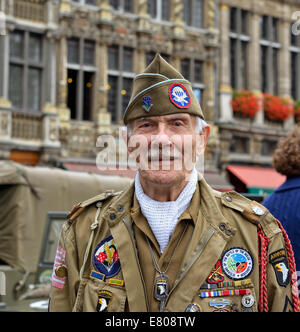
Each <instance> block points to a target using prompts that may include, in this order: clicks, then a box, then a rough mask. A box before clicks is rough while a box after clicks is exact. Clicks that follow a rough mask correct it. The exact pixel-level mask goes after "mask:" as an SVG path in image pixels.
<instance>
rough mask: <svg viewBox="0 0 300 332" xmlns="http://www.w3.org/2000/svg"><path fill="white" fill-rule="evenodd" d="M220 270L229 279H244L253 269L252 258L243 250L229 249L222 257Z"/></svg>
mask: <svg viewBox="0 0 300 332" xmlns="http://www.w3.org/2000/svg"><path fill="white" fill-rule="evenodd" d="M222 268H223V271H224V273H225V274H226V275H227V276H228V277H229V278H230V279H233V280H240V279H245V278H247V277H248V276H249V275H250V274H251V272H252V269H253V259H252V256H251V254H250V253H249V252H248V251H247V250H245V249H243V248H231V249H229V250H227V251H226V252H225V254H224V255H223V257H222Z"/></svg>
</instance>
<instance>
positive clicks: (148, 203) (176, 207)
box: [135, 169, 198, 253]
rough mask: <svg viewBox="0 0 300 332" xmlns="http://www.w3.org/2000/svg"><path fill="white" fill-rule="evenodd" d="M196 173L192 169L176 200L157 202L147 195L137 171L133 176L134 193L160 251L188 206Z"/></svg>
mask: <svg viewBox="0 0 300 332" xmlns="http://www.w3.org/2000/svg"><path fill="white" fill-rule="evenodd" d="M197 181H198V174H197V171H196V169H194V170H193V172H192V174H191V177H190V180H189V182H188V183H187V185H186V186H185V187H184V189H183V190H182V192H181V193H180V195H179V196H178V198H177V199H176V201H170V202H158V201H155V200H153V199H151V198H150V197H149V196H147V195H146V194H145V193H144V191H143V188H142V186H141V183H140V177H139V172H137V174H136V177H135V194H136V197H137V200H138V202H139V204H140V207H141V211H142V213H143V215H144V216H145V217H146V218H147V221H148V223H149V225H150V227H151V229H152V231H153V233H154V235H155V237H156V239H157V242H158V244H159V246H160V251H161V253H163V252H164V250H165V249H166V247H167V245H168V243H169V240H170V237H171V235H172V233H173V231H174V228H175V226H176V224H177V221H178V219H179V217H180V216H181V214H182V213H183V212H184V211H185V210H186V209H187V208H188V206H189V205H190V202H191V200H192V197H193V195H194V193H195V191H196V185H197Z"/></svg>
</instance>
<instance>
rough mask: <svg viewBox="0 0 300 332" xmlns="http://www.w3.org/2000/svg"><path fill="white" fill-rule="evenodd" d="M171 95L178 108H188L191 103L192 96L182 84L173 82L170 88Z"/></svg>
mask: <svg viewBox="0 0 300 332" xmlns="http://www.w3.org/2000/svg"><path fill="white" fill-rule="evenodd" d="M169 96H170V99H171V102H172V103H173V104H174V105H175V106H176V107H178V108H188V107H190V105H191V97H190V95H189V93H188V91H187V89H186V87H185V86H183V85H182V84H179V83H174V84H172V85H171V86H170V89H169Z"/></svg>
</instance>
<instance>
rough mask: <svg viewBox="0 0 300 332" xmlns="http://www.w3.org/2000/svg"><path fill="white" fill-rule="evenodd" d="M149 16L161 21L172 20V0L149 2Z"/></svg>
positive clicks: (149, 0) (153, 0) (150, 0)
mask: <svg viewBox="0 0 300 332" xmlns="http://www.w3.org/2000/svg"><path fill="white" fill-rule="evenodd" d="M147 7H148V13H149V15H150V16H151V17H152V18H153V19H155V20H159V21H169V20H170V0H148V1H147Z"/></svg>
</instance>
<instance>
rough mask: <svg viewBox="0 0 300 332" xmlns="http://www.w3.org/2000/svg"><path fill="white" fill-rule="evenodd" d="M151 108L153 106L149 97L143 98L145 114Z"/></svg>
mask: <svg viewBox="0 0 300 332" xmlns="http://www.w3.org/2000/svg"><path fill="white" fill-rule="evenodd" d="M152 106H153V104H151V97H149V96H146V97H143V109H144V110H145V111H146V112H149V111H150V109H151V107H152Z"/></svg>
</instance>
